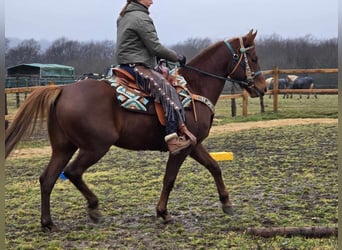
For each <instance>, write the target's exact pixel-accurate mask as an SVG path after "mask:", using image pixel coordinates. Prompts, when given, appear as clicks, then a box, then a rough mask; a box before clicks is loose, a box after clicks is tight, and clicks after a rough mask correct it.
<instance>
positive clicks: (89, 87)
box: [5, 30, 266, 230]
mask: <svg viewBox="0 0 342 250" xmlns="http://www.w3.org/2000/svg"><path fill="white" fill-rule="evenodd" d="M255 36H256V32H253V30H251V31H250V32H249V33H248V34H246V35H245V36H243V37H240V38H232V39H230V40H228V41H220V42H217V43H215V44H213V45H211V46H210V47H208V48H207V49H205V50H203V51H202V52H201V53H200V54H199V55H197V56H196V57H195V58H193V60H191V61H190V62H189V63H188V64H187V65H185V66H184V67H182V68H180V69H179V74H180V75H182V76H183V77H184V78H185V79H186V81H187V88H188V89H189V90H190V92H191V93H193V94H194V95H193V96H200V97H201V98H200V99H201V100H202V101H194V102H193V103H194V106H193V107H192V110H187V111H186V125H187V128H188V129H189V130H190V131H191V132H192V133H193V134H194V135H195V136H196V137H197V144H196V145H191V146H190V147H189V148H187V149H184V150H182V151H181V152H180V153H178V154H176V155H171V154H169V158H168V161H167V164H166V170H165V175H164V179H163V187H162V190H161V194H160V198H159V201H158V203H157V206H156V212H157V216H158V217H162V218H163V221H164V222H169V221H171V220H172V217H171V215H170V214H169V213H168V211H167V203H168V199H169V195H170V192H171V190H172V188H173V185H174V183H175V180H176V177H177V174H178V171H179V169H180V167H181V165H182V163H183V162H184V160H185V158H186V157H187V156H188V155H190V157H192V158H193V159H195V160H196V161H197V162H199V163H200V164H202V165H203V166H204V167H206V168H207V169H208V170H209V172H210V173H211V175H212V176H213V178H214V180H215V183H216V186H217V191H218V195H219V199H220V201H221V203H222V209H223V211H224V212H225V213H228V214H230V213H231V212H232V203H231V200H230V197H229V193H228V191H227V189H226V186H225V184H224V182H223V179H222V173H221V169H220V167H219V165H218V164H217V162H216V161H215V160H214V159H213V158H212V157H211V156H210V154H209V153H208V151H207V150H206V148H205V147H204V146H203V145H202V142H203V140H204V139H205V138H206V137H207V136H208V134H209V130H210V128H211V126H212V121H213V117H214V110H213V107H214V106H215V104H216V103H217V101H218V99H219V96H220V94H221V92H222V90H223V87H224V84H225V81H226V80H231V81H236V82H238V83H239V84H240V85H241V86H242V87H243V88H245V89H246V90H247V91H248V93H249V94H250V96H251V97H258V96H262V95H263V94H264V93H265V91H266V84H265V78H264V76H263V75H262V74H261V71H260V68H259V65H258V58H257V55H256V51H255V45H254V39H255ZM203 100H204V101H203ZM194 109H195V110H196V118H195V115H194V112H193V110H194ZM40 118H46V119H47V126H48V133H49V140H50V144H51V148H52V155H51V158H50V161H49V163H48V165H47V166H46V168H45V169H44V171H43V173H42V174H41V176H40V179H39V181H40V188H41V226H42V228H43V229H45V230H57V229H58V228H57V226H56V225H55V224H54V222H53V221H52V218H51V212H50V195H51V192H52V190H53V187H54V185H55V183H56V181H57V179H58V177H59V175H60V174H61V173H62V171H64V174H65V176H66V177H67V178H68V179H69V180H70V181H71V182H72V183H73V184H74V185H75V187H76V188H77V189H78V190H79V191H80V192H81V193H82V194H83V196H84V197H85V198H86V200H87V203H88V215H89V216H90V218H91V219H92V220H93V221H94V222H97V221H98V220H99V219H100V216H101V213H100V212H99V209H98V203H99V200H98V198H97V197H96V195H95V194H94V193H93V192H92V191H91V190H90V189H89V187H88V186H87V184H86V183H85V182H84V180H83V179H82V175H83V173H84V172H85V171H86V170H87V169H88V168H89V167H90V166H92V165H93V164H95V163H96V162H98V161H99V160H100V159H101V158H102V157H103V156H104V155H105V154H106V153H107V151H108V150H109V149H110V147H111V146H112V145H115V146H118V147H122V148H125V149H131V150H158V151H167V145H166V143H165V141H164V136H165V129H164V127H163V126H162V125H161V124H160V123H159V121H158V119H157V117H156V116H151V115H145V114H141V113H137V112H131V111H128V110H126V109H124V108H122V107H121V106H120V104H119V102H118V101H117V98H116V90H115V88H113V87H112V86H111V85H110V84H109V83H108V82H107V81H101V80H96V79H86V80H81V81H78V82H75V83H72V84H68V85H64V86H44V87H41V88H38V89H37V90H35V91H33V92H32V93H31V94H30V95H29V96H28V98H27V99H26V100H25V102H24V103H23V104H22V105H21V107H20V109H19V110H18V112H17V114H16V116H15V118H14V120H13V122H12V123H11V124H10V127H9V128H8V129H7V130H6V139H5V145H6V146H5V150H6V157H7V156H8V155H9V154H10V152H11V151H12V149H13V148H14V147H15V145H16V144H17V143H18V142H19V141H20V140H21V138H22V137H23V135H24V134H25V132H26V131H33V129H34V127H35V125H36V123H37V122H38V120H40V121H42V120H43V119H40ZM77 150H78V154H77V156H76V157H75V158H74V159H73V160H71V158H72V156H73V155H74V154H75V152H76V151H77Z"/></svg>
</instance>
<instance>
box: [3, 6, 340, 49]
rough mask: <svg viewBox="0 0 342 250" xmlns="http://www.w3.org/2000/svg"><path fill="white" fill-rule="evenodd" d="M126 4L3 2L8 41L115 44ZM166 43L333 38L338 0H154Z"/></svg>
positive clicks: (157, 23) (156, 19)
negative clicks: (251, 35)
mask: <svg viewBox="0 0 342 250" xmlns="http://www.w3.org/2000/svg"><path fill="white" fill-rule="evenodd" d="M125 2H126V0H96V1H95V0H58V1H52V0H5V35H6V37H7V38H19V39H30V38H33V39H35V40H41V39H46V40H49V41H53V40H55V39H58V38H61V37H66V38H68V39H72V40H79V41H90V40H94V41H102V40H112V41H115V40H116V18H117V16H118V13H119V12H120V10H121V8H122V6H123V5H124V4H125ZM150 12H151V16H152V18H153V19H154V23H155V26H156V28H157V32H158V35H159V38H160V40H161V42H162V43H164V44H166V45H173V44H176V43H178V42H183V41H185V40H187V39H189V38H210V39H213V40H217V39H225V38H231V37H235V36H240V35H244V34H246V33H247V32H248V31H249V30H250V29H251V28H253V29H257V30H258V34H259V35H261V36H268V35H272V34H274V33H275V34H278V35H280V36H281V37H283V38H296V37H303V36H305V35H308V34H310V35H312V36H313V37H314V38H317V39H328V38H336V37H337V32H338V28H337V26H338V0H245V1H236V0H234V1H232V0H203V1H199V0H172V1H165V0H154V4H153V5H152V6H151V8H150Z"/></svg>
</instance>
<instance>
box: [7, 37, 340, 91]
mask: <svg viewBox="0 0 342 250" xmlns="http://www.w3.org/2000/svg"><path fill="white" fill-rule="evenodd" d="M9 42H10V41H9V39H7V38H6V54H5V63H6V67H11V66H15V65H19V64H24V63H54V64H62V65H68V66H73V67H74V68H75V74H76V75H81V74H83V73H91V72H96V73H105V71H106V69H108V67H110V65H115V64H116V60H115V42H114V41H110V40H105V41H89V42H81V41H76V40H70V39H67V38H64V37H62V38H59V39H56V40H55V41H53V42H52V43H51V44H50V45H49V46H48V48H47V49H45V50H43V49H42V47H41V45H40V43H39V42H38V41H36V40H34V39H27V40H22V41H21V42H20V43H18V44H17V45H16V46H14V47H10V46H9ZM214 42H215V41H213V40H212V39H210V38H189V39H187V40H185V41H184V42H180V43H177V44H175V45H172V46H169V47H170V48H172V49H174V50H176V51H177V52H179V53H182V54H184V55H185V56H186V57H187V59H188V61H189V60H191V58H193V57H194V56H195V55H196V54H198V53H199V52H200V51H201V50H202V49H204V48H206V47H208V46H209V45H210V44H212V43H214ZM256 46H257V54H258V57H259V62H260V66H261V69H262V70H268V69H272V68H274V67H275V66H278V67H279V68H282V69H302V68H337V66H338V53H337V52H338V47H337V38H331V39H324V40H317V39H315V38H314V37H312V36H311V35H306V36H303V37H299V38H293V39H289V38H287V39H284V38H282V37H281V36H279V35H277V34H272V35H269V36H259V37H258V38H257V40H256ZM316 78H317V77H316ZM320 78H322V79H320ZM323 78H324V80H325V81H328V82H331V84H333V85H334V84H336V86H337V75H325V76H324V77H323V76H318V80H319V81H323ZM327 79H328V80H327Z"/></svg>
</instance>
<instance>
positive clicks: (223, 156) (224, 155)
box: [210, 152, 234, 161]
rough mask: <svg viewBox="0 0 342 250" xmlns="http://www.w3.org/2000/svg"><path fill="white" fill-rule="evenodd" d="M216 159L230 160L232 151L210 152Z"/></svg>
mask: <svg viewBox="0 0 342 250" xmlns="http://www.w3.org/2000/svg"><path fill="white" fill-rule="evenodd" d="M210 155H211V157H213V158H214V159H215V160H216V161H231V160H233V159H234V154H233V152H213V153H210Z"/></svg>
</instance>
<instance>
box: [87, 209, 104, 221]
mask: <svg viewBox="0 0 342 250" xmlns="http://www.w3.org/2000/svg"><path fill="white" fill-rule="evenodd" d="M88 216H89V218H90V219H91V221H92V222H94V223H99V222H100V220H101V218H102V214H101V212H100V210H99V209H97V208H96V209H88Z"/></svg>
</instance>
